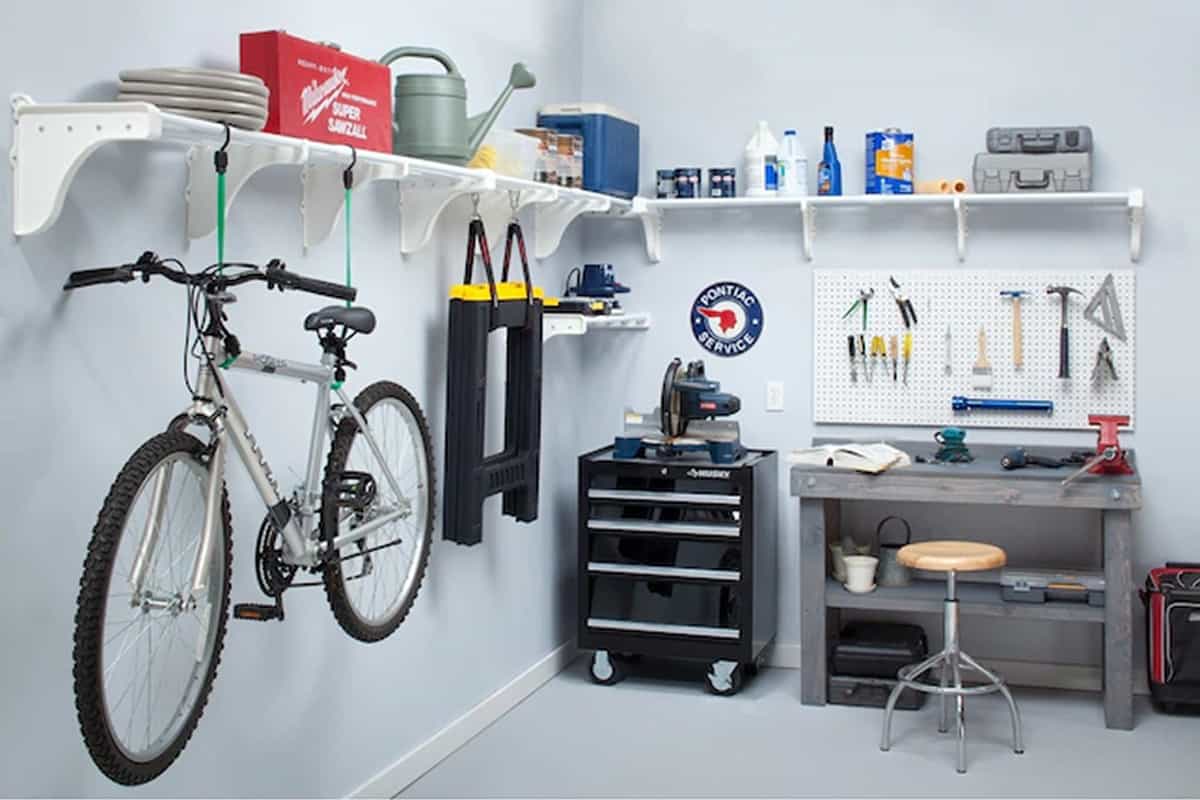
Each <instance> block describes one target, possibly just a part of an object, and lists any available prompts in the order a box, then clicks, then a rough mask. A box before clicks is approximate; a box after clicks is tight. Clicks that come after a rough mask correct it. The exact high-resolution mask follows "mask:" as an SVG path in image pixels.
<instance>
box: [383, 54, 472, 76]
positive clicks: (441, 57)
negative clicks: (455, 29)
mask: <svg viewBox="0 0 1200 800" xmlns="http://www.w3.org/2000/svg"><path fill="white" fill-rule="evenodd" d="M402 58H431V59H433V60H434V61H436V62H438V63H439V64H441V65H442V66H443V67H445V68H446V73H447V74H448V75H459V74H460V73H459V71H458V67H456V66H455V65H454V61H453V60H452V59H451V58H450V56H448V55H446V54H445V53H443V52H442V51H441V50H437V49H435V48H433V47H396V48H393V49H392V50H388V51H387V53H385V54H384V56H383V58H381V59H379V63H380V64H391V63H392V62H393V61H399V60H400V59H402Z"/></svg>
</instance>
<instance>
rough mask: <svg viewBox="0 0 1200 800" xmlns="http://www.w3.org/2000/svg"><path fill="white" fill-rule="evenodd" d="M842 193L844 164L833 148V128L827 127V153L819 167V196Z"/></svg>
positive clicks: (822, 156) (822, 157)
mask: <svg viewBox="0 0 1200 800" xmlns="http://www.w3.org/2000/svg"><path fill="white" fill-rule="evenodd" d="M841 193H842V162H840V161H838V157H837V149H836V148H835V147H834V146H833V126H832V125H826V126H825V152H824V153H823V154H822V155H821V163H820V164H819V165H817V194H825V195H838V194H841Z"/></svg>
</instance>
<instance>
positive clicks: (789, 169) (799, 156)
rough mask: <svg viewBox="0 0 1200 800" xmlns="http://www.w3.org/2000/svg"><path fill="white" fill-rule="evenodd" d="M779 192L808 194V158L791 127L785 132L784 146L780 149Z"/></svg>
mask: <svg viewBox="0 0 1200 800" xmlns="http://www.w3.org/2000/svg"><path fill="white" fill-rule="evenodd" d="M779 193H780V194H788V195H804V194H808V158H806V157H805V155H804V146H803V145H801V144H800V140H799V139H798V138H796V132H795V131H794V130H791V129H788V130H786V131H784V132H783V147H782V148H780V150H779Z"/></svg>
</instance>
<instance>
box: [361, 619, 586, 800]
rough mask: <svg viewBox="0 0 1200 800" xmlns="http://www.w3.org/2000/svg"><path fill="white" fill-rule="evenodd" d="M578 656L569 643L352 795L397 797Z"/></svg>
mask: <svg viewBox="0 0 1200 800" xmlns="http://www.w3.org/2000/svg"><path fill="white" fill-rule="evenodd" d="M575 655H576V650H575V643H574V641H571V642H566V643H565V644H562V645H560V646H559V647H557V648H556V649H555V650H553V651H552V652H551V653H549V654H548V655H547V656H546V657H545V658H543V659H542V660H541V661H538V662H537V663H536V664H534V665H533V666H532V667H530V668H529V669H527V670H525V671H524V672H523V673H521V674H520V675H518V676H517V677H516V678H515V679H513V680H512V681H511V682H509V683H508V684H507V685H505V686H503V687H501V688H500V689H499V690H498V691H496V692H495V693H494V694H493V695H491V696H490V697H488V698H487V699H486V700H484V701H483V702H482V703H480V704H479V705H477V706H475V707H474V708H472V709H471V710H470V711H468V712H467V713H465V714H463V715H462V716H461V717H459V718H458V719H456V720H454V721H453V722H451V723H450V724H449V725H447V726H446V727H445V728H443V729H442V730H440V731H438V732H437V733H435V734H434V735H433V736H431V737H429V739H427V740H426V741H424V742H422V743H421V744H419V745H417V746H416V747H414V748H413V749H412V750H410V751H409V752H407V753H405V754H404V755H403V756H401V757H400V759H399V760H397V761H396V762H395V763H394V764H392V765H391V766H389V767H387V768H386V769H384V770H383V771H382V772H380V773H379V774H378V775H376V776H375V777H373V778H371V779H370V780H369V781H367V782H366V783H364V784H363V785H362V786H359V787H358V788H357V789H355V790H354V791H353V792H351V793H350V796H351V797H395V796H396V795H397V794H399V793H400V792H402V791H404V790H405V789H406V788H407V787H408V786H409V784H411V783H412V782H413V781H415V780H417V778H420V777H421V776H422V775H424V774H425V773H426V772H428V771H429V770H431V769H433V768H434V767H436V766H437V765H438V764H440V763H441V762H442V761H444V760H445V759H446V758H448V757H449V756H450V755H451V754H452V753H453V752H454V751H455V750H457V749H458V748H460V747H462V746H463V745H465V744H466V743H467V742H469V741H471V739H473V738H475V737H476V736H478V735H479V734H480V733H482V732H483V730H484V729H485V728H487V727H488V726H489V725H491V724H492V723H493V722H495V721H496V720H498V719H500V717H502V716H504V715H505V714H506V713H508V712H509V711H511V710H512V709H513V708H515V707H516V706H517V705H518V704H519V703H520V702H521V701H522V700H524V699H525V698H526V697H528V696H529V695H531V694H533V693H534V692H535V691H537V690H538V688H539V687H541V686H542V684H544V683H546V681H548V680H550V679H551V678H553V677H554V676H555V675H557V674H558V673H560V672H562V671H563V670H564V669H566V667H567V665H568V664H570V663H571V661H572V660H574V658H575Z"/></svg>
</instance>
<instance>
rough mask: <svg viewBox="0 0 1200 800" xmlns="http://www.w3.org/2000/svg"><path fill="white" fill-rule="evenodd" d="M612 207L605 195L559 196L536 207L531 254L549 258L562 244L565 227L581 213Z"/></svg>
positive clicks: (600, 210)
mask: <svg viewBox="0 0 1200 800" xmlns="http://www.w3.org/2000/svg"><path fill="white" fill-rule="evenodd" d="M611 207H612V200H610V199H609V198H607V197H572V196H570V195H567V196H565V197H562V196H560V197H559V199H558V200H557V201H555V202H553V203H544V204H542V205H539V206H538V207H537V212H536V216H535V219H536V227H535V229H534V246H533V251H534V252H533V254H534V257H535V258H538V259H542V258H549V257H550V256H552V255H554V251H555V250H557V249H558V246H559V245H560V244H562V238H563V234H565V233H566V232H567V228H568V227H570V225H571V223H572V222H574V221H575V220H576V219H577V218H578V217H579V216H580V215H582V214H600V213H603V212H605V211H608V210H609V208H611Z"/></svg>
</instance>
